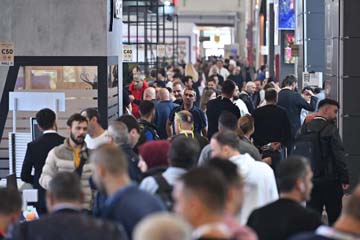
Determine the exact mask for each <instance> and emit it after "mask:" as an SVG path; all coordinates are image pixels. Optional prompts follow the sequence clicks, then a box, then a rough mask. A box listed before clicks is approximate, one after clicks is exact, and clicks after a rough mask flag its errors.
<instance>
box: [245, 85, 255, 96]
mask: <svg viewBox="0 0 360 240" xmlns="http://www.w3.org/2000/svg"><path fill="white" fill-rule="evenodd" d="M255 90H256V85H255V83H254V82H247V83H246V86H245V91H246V92H248V93H250V94H253V93H254V92H255Z"/></svg>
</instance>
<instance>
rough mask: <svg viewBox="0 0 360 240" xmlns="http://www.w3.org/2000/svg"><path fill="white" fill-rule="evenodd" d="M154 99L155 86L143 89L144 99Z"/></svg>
mask: <svg viewBox="0 0 360 240" xmlns="http://www.w3.org/2000/svg"><path fill="white" fill-rule="evenodd" d="M155 99H156V91H155V88H153V87H148V88H147V89H145V91H144V96H143V100H146V101H152V100H155Z"/></svg>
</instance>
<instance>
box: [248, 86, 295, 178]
mask: <svg viewBox="0 0 360 240" xmlns="http://www.w3.org/2000/svg"><path fill="white" fill-rule="evenodd" d="M265 100H266V105H265V106H263V107H260V108H258V109H256V110H255V112H254V114H253V117H254V126H255V132H254V134H253V139H254V144H255V146H257V147H258V148H259V149H261V151H262V154H263V158H264V157H271V166H272V168H273V169H274V172H275V174H276V168H277V164H278V163H279V161H280V160H281V146H286V145H287V143H288V142H289V141H290V137H291V128H290V121H289V118H288V115H287V113H286V110H285V109H284V108H282V107H280V106H277V92H276V91H275V89H273V88H272V89H268V90H266V92H265Z"/></svg>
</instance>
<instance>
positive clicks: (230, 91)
mask: <svg viewBox="0 0 360 240" xmlns="http://www.w3.org/2000/svg"><path fill="white" fill-rule="evenodd" d="M234 91H235V83H234V82H233V81H231V80H226V81H225V82H224V84H223V86H222V89H221V96H219V97H217V98H215V99H213V100H210V101H209V102H208V103H207V105H206V109H207V111H206V115H207V118H208V124H209V128H208V139H211V136H212V135H213V134H214V133H216V132H217V131H218V121H219V117H220V115H221V113H222V112H224V111H228V112H230V113H232V114H234V115H235V117H236V118H240V110H239V108H238V107H237V106H236V105H235V104H234V103H233V102H232V101H231V98H232V97H233V95H234Z"/></svg>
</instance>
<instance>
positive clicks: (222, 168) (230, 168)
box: [206, 157, 243, 186]
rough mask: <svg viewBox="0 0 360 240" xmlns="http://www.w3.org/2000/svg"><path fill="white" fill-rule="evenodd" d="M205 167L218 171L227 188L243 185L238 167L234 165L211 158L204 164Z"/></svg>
mask: <svg viewBox="0 0 360 240" xmlns="http://www.w3.org/2000/svg"><path fill="white" fill-rule="evenodd" d="M206 166H209V167H211V168H214V169H216V170H218V171H219V172H220V173H221V174H222V175H223V177H224V179H225V180H226V184H227V185H228V186H229V185H230V186H240V185H242V184H243V182H242V179H241V176H240V174H239V171H238V167H237V165H236V164H235V163H233V162H231V161H228V159H222V158H218V157H214V158H211V159H210V160H209V161H207V162H206Z"/></svg>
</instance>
